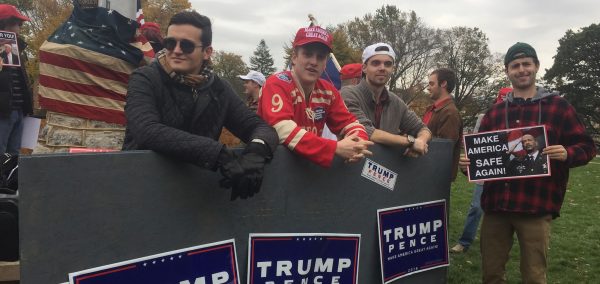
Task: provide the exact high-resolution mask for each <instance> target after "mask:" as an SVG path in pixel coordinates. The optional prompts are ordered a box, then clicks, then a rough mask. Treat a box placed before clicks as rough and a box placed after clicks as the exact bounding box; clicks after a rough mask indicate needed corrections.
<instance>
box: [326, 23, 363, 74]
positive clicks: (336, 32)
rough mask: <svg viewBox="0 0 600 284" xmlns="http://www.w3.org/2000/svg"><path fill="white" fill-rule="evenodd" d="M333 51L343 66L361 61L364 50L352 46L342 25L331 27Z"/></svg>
mask: <svg viewBox="0 0 600 284" xmlns="http://www.w3.org/2000/svg"><path fill="white" fill-rule="evenodd" d="M331 35H332V37H333V43H332V45H333V53H334V54H335V58H336V59H337V61H338V63H339V64H340V67H341V66H344V65H346V64H349V63H359V62H361V61H360V60H361V55H362V50H360V49H358V48H354V47H352V46H350V41H349V39H348V35H347V34H346V32H345V31H344V29H343V28H342V27H337V28H335V29H331Z"/></svg>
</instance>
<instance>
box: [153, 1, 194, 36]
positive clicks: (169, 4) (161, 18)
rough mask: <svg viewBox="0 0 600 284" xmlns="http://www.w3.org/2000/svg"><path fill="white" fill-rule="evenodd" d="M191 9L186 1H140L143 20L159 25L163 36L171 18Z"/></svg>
mask: <svg viewBox="0 0 600 284" xmlns="http://www.w3.org/2000/svg"><path fill="white" fill-rule="evenodd" d="M191 7H192V4H191V3H190V1H188V0H142V10H143V11H144V20H146V21H149V22H155V23H158V24H159V25H160V29H161V32H162V34H163V35H165V34H167V25H168V24H169V20H171V17H172V16H173V15H175V14H177V13H179V12H181V11H183V10H185V9H189V8H191Z"/></svg>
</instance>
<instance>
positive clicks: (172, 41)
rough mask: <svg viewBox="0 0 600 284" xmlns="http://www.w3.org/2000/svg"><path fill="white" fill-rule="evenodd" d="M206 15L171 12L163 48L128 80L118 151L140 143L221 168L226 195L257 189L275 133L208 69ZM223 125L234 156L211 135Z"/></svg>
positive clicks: (209, 37)
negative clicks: (238, 145) (232, 138)
mask: <svg viewBox="0 0 600 284" xmlns="http://www.w3.org/2000/svg"><path fill="white" fill-rule="evenodd" d="M211 43H212V27H211V22H210V20H209V19H208V18H207V17H206V16H203V15H200V14H198V13H197V12H195V11H183V12H180V13H178V14H176V15H174V16H173V17H172V18H171V20H170V22H169V26H168V29H167V36H166V38H165V39H164V42H163V45H164V48H165V49H164V50H162V51H160V52H159V53H158V54H157V55H156V60H154V61H153V62H152V63H151V64H150V65H149V66H145V67H142V68H139V69H137V70H136V71H134V72H133V73H132V75H131V77H130V80H129V87H128V90H127V104H126V105H125V116H126V118H127V130H126V133H125V142H124V145H123V149H124V150H135V149H147V150H154V151H156V152H159V153H163V154H166V155H169V156H172V157H174V158H177V159H179V160H182V161H185V162H189V163H192V164H195V165H198V166H200V167H204V168H207V169H212V170H216V169H220V171H221V174H222V175H223V176H224V179H223V180H222V182H221V185H222V186H225V187H232V199H235V198H237V197H242V198H247V197H250V196H252V195H253V194H254V193H256V192H257V191H258V190H259V189H260V184H261V182H262V174H263V168H264V166H265V163H267V162H268V161H269V160H270V159H271V158H272V156H273V152H274V151H275V147H276V146H277V133H276V132H275V130H274V129H273V128H272V127H270V126H269V125H268V124H266V123H265V122H264V121H263V120H262V119H261V118H260V117H258V116H257V115H256V114H255V113H254V112H253V111H251V110H250V109H248V108H247V107H246V106H245V105H244V102H242V100H241V99H240V98H239V97H238V95H237V94H236V93H235V92H234V91H233V89H232V88H231V86H230V85H229V84H228V83H226V82H225V81H223V80H222V79H220V78H219V77H218V76H216V75H215V74H214V73H213V72H212V63H211V59H210V57H211V54H212V52H213V48H212V46H211ZM223 127H226V128H227V129H229V130H230V131H231V132H232V133H233V134H235V135H236V136H237V137H239V138H240V139H241V140H243V141H244V142H245V143H246V145H247V146H246V147H245V149H244V151H243V152H242V154H240V155H237V154H235V153H234V152H232V151H231V150H229V149H227V147H225V146H224V145H223V144H221V143H220V142H218V141H217V139H218V138H219V134H220V133H221V130H222V128H223Z"/></svg>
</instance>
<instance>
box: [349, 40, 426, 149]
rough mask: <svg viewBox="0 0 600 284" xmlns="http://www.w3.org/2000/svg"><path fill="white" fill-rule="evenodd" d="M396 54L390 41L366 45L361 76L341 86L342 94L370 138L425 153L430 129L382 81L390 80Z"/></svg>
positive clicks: (377, 141)
mask: <svg viewBox="0 0 600 284" xmlns="http://www.w3.org/2000/svg"><path fill="white" fill-rule="evenodd" d="M395 58H396V54H395V53H394V50H393V49H392V47H391V46H390V45H389V44H386V43H376V44H373V45H370V46H367V48H365V50H364V51H363V54H362V62H363V64H362V72H363V74H364V76H363V79H362V80H361V81H360V83H359V84H358V85H355V86H348V87H344V88H342V90H341V93H342V97H343V98H344V102H345V103H346V106H348V110H350V112H352V113H353V114H354V115H355V116H356V117H357V118H358V121H359V122H360V123H361V124H362V125H364V126H365V128H366V129H367V133H368V134H369V137H370V139H371V141H373V142H376V143H381V144H384V145H390V146H404V147H406V151H405V152H404V154H405V155H407V156H409V157H418V156H421V155H425V154H426V153H427V148H428V145H427V143H428V142H429V140H431V131H429V129H428V128H427V127H426V126H425V124H423V122H422V121H421V119H420V118H419V117H418V116H417V115H416V114H415V113H414V112H413V111H411V110H410V109H409V108H408V106H407V105H406V104H405V103H404V102H403V101H402V99H400V98H399V97H398V96H396V94H394V93H392V92H390V91H388V90H387V88H386V87H385V84H386V83H387V82H388V81H389V80H390V77H391V75H392V70H393V69H394V61H395Z"/></svg>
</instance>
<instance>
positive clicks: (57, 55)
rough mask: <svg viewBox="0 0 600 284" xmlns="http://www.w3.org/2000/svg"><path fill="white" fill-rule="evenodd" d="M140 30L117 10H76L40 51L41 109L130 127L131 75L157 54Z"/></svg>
mask: <svg viewBox="0 0 600 284" xmlns="http://www.w3.org/2000/svg"><path fill="white" fill-rule="evenodd" d="M138 27H139V24H138V23H137V22H136V21H134V20H132V19H129V18H127V17H124V16H122V15H121V14H119V13H118V12H116V11H114V10H109V9H106V8H102V7H98V8H95V9H80V8H79V7H78V6H75V8H74V9H73V13H72V14H71V16H70V18H69V19H68V20H67V21H66V22H65V23H63V24H62V25H61V26H60V27H59V28H58V29H57V30H56V31H55V32H54V33H53V34H52V35H50V37H49V38H48V39H47V40H46V42H44V44H42V46H41V47H40V53H39V56H40V77H39V82H40V87H39V97H40V105H41V106H42V107H43V108H44V109H47V110H50V111H55V112H60V113H65V114H69V115H73V116H77V117H83V118H87V119H94V120H101V121H105V122H110V123H119V124H123V125H124V124H125V115H124V106H125V96H126V94H127V82H128V81H129V75H130V74H131V72H132V71H133V70H134V69H135V68H137V67H138V66H140V65H143V64H144V63H145V62H148V61H149V60H150V59H151V58H152V57H153V55H154V52H152V46H150V44H149V43H148V42H147V41H146V42H143V41H142V42H140V41H139V40H140V38H139V36H138V33H137V29H138Z"/></svg>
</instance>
